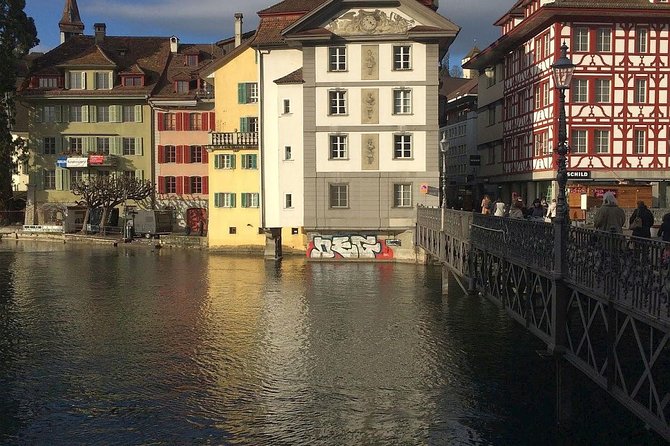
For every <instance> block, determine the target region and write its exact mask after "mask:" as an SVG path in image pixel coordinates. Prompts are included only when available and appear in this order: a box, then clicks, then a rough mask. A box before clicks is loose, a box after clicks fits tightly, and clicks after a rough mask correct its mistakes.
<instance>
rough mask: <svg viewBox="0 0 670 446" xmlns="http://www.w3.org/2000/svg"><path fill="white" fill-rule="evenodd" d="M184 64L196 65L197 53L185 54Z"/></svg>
mask: <svg viewBox="0 0 670 446" xmlns="http://www.w3.org/2000/svg"><path fill="white" fill-rule="evenodd" d="M186 65H187V66H189V67H196V66H198V55H197V54H187V55H186Z"/></svg>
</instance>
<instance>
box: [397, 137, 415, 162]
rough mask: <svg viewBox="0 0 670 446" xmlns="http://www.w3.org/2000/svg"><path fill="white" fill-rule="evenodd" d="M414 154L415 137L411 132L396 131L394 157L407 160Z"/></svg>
mask: <svg viewBox="0 0 670 446" xmlns="http://www.w3.org/2000/svg"><path fill="white" fill-rule="evenodd" d="M413 155H414V148H413V138H412V134H411V133H396V134H395V135H393V159H396V160H401V159H402V160H407V159H412V158H413Z"/></svg>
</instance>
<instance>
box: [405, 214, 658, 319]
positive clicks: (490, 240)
mask: <svg viewBox="0 0 670 446" xmlns="http://www.w3.org/2000/svg"><path fill="white" fill-rule="evenodd" d="M440 218H441V210H440V209H437V208H419V212H418V215H417V224H418V225H419V226H423V227H430V228H431V229H432V230H436V231H439V230H440V224H441V221H440ZM554 226H555V225H553V224H551V223H545V222H542V221H530V220H517V219H511V218H505V217H493V216H487V215H481V214H477V213H472V212H465V211H457V210H453V209H445V210H444V233H445V235H446V236H448V237H453V238H455V239H458V240H462V241H467V242H468V243H469V245H470V246H471V247H472V248H476V249H479V250H484V251H487V252H489V253H492V254H495V255H498V256H500V257H503V258H506V259H508V260H510V261H513V262H515V263H517V264H519V265H522V266H528V267H530V268H532V269H535V270H536V271H539V272H541V273H542V274H547V275H550V274H553V273H554V272H555V269H556V268H555V267H556V265H555V264H554V263H555V249H556V247H555V244H554ZM436 239H437V238H436ZM438 251H439V252H438V253H434V254H442V253H448V252H449V249H448V247H447V248H446V249H445V248H444V247H439V249H438ZM442 260H443V261H446V260H448V259H446V258H445V259H442ZM564 260H565V262H566V271H567V272H566V277H564V279H565V280H566V281H567V282H569V283H571V284H572V285H574V286H575V287H577V288H579V289H581V290H583V291H584V292H586V293H588V294H591V295H593V296H595V297H598V298H600V299H603V300H609V301H612V302H615V303H616V304H618V305H620V306H621V307H624V308H630V309H631V310H634V311H635V312H636V313H638V314H639V315H640V316H643V317H647V318H652V319H654V320H657V321H659V322H662V323H664V324H670V244H668V243H665V242H662V241H659V240H652V239H645V238H639V237H630V236H625V235H622V234H614V233H609V232H604V231H598V230H595V229H587V228H580V227H575V226H570V227H569V229H568V239H567V246H566V257H565V259H564Z"/></svg>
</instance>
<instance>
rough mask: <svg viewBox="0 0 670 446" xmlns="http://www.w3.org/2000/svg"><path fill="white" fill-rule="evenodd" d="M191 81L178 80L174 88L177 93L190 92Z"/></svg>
mask: <svg viewBox="0 0 670 446" xmlns="http://www.w3.org/2000/svg"><path fill="white" fill-rule="evenodd" d="M189 83H190V82H189V81H176V82H175V83H174V84H175V87H174V90H175V92H176V93H188V91H189V90H190V87H189Z"/></svg>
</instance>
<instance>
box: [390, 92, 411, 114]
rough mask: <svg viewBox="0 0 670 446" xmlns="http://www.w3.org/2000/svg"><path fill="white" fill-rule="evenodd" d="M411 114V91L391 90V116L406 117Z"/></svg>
mask: <svg viewBox="0 0 670 446" xmlns="http://www.w3.org/2000/svg"><path fill="white" fill-rule="evenodd" d="M410 113H412V90H410V89H407V88H403V89H398V90H393V114H394V115H408V114H410Z"/></svg>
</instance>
